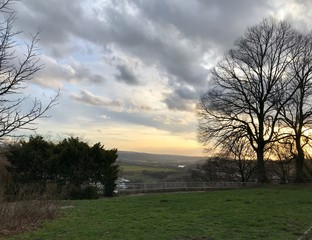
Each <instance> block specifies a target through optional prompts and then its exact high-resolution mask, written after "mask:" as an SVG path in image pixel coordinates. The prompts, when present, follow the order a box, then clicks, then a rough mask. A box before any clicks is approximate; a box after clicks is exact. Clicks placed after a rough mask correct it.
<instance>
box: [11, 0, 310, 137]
mask: <svg viewBox="0 0 312 240" xmlns="http://www.w3.org/2000/svg"><path fill="white" fill-rule="evenodd" d="M86 2H87V3H86ZM95 2H96V3H97V4H98V5H97V6H94V5H92V4H95ZM271 2H276V1H269V0H264V1H258V0H240V1H238V0H194V1H183V2H182V1H181V0H170V1H167V0H149V1H145V0H136V1H128V0H118V1H115V0H110V1H103V2H101V1H83V0H72V1H64V0H49V1H42V0H27V1H21V2H17V3H16V4H15V5H16V7H17V11H18V12H17V14H18V15H17V17H18V21H17V23H18V27H19V29H22V30H24V32H25V33H26V34H28V33H29V32H34V31H36V29H37V28H38V27H39V28H41V29H42V32H41V34H40V44H41V46H42V48H43V50H44V54H46V55H48V56H49V57H51V58H56V59H57V60H59V61H55V62H54V63H50V62H47V64H46V69H45V70H44V71H42V73H39V75H38V78H36V80H37V83H39V84H41V85H45V86H46V85H48V84H47V82H46V81H49V79H50V81H52V80H55V79H60V80H59V81H69V82H72V81H75V83H83V84H85V85H87V84H88V85H90V86H92V87H93V86H94V84H95V83H96V84H98V85H97V87H98V86H101V87H106V86H104V85H100V84H102V83H103V82H105V83H107V81H105V79H112V80H115V81H121V82H124V83H126V84H128V85H132V86H136V85H142V84H141V83H143V82H144V84H145V82H147V81H149V79H141V77H142V75H144V74H137V73H136V72H135V71H134V70H136V69H133V68H131V65H125V63H127V61H123V60H124V59H130V61H129V62H131V60H133V59H135V61H138V62H139V67H140V70H142V69H144V67H146V66H148V67H150V68H153V69H156V70H157V71H158V72H157V73H158V76H161V77H162V79H161V81H163V83H162V84H163V85H165V86H164V87H163V89H165V88H166V90H167V91H166V93H161V94H162V96H163V98H162V99H159V101H160V103H159V105H160V106H161V108H163V105H164V103H165V104H166V106H167V108H168V109H169V111H168V112H167V114H170V110H178V111H191V110H192V106H193V105H194V103H196V102H197V99H198V98H199V97H200V95H201V93H202V92H203V91H205V88H206V87H207V84H208V83H207V79H208V77H207V76H208V73H209V67H210V66H211V65H213V64H214V63H215V61H217V59H218V57H219V56H221V55H222V54H223V52H224V51H226V50H227V49H228V48H230V47H232V45H233V42H234V40H235V39H236V38H237V37H239V36H241V35H242V34H243V32H244V31H245V29H246V27H247V26H250V25H253V24H255V23H257V22H259V21H260V20H261V19H262V18H264V17H267V16H268V15H269V14H271V13H272V12H273V13H274V11H276V9H277V7H275V8H276V9H275V8H274V5H272V4H271ZM292 2H295V1H292ZM297 2H299V1H297ZM280 3H281V4H282V5H283V4H284V1H280ZM304 3H307V1H305V2H304ZM84 4H89V5H90V6H91V7H90V6H88V8H87V7H86V6H84ZM282 5H280V6H282ZM284 5H286V4H284ZM291 16H292V17H293V18H294V19H295V17H294V16H293V15H291ZM309 19H310V18H309ZM309 21H310V20H309ZM303 22H304V21H303ZM25 36H26V35H25ZM86 45H88V46H91V47H90V49H91V50H90V52H89V53H85V51H87V50H86V49H82V46H84V47H85V46H86ZM92 46H95V49H99V51H95V50H94V49H93V48H92ZM77 49H78V50H77ZM92 49H93V50H92ZM77 51H79V53H77ZM86 55H88V56H87V57H90V56H92V55H99V56H100V57H99V58H100V59H104V60H103V61H105V63H107V64H110V67H111V68H112V71H107V69H104V70H103V69H101V68H102V67H103V66H102V65H101V66H100V67H99V68H98V70H99V71H94V69H92V68H91V67H90V66H88V65H85V64H84V61H81V62H71V61H70V60H68V59H69V58H72V59H75V60H77V59H79V58H84V57H86ZM117 57H120V59H122V60H121V61H120V62H118V63H117V64H116V62H114V61H113V60H112V59H113V58H117ZM63 60H65V61H63ZM110 60H112V62H113V63H109V62H110ZM64 62H65V63H64ZM156 70H155V71H156ZM116 72H118V73H117V74H116ZM144 76H146V75H144ZM158 76H157V77H155V78H153V77H151V78H150V79H159V78H158ZM55 81H56V80H55ZM116 85H118V84H116ZM119 86H120V85H119ZM109 87H112V88H113V87H115V85H114V84H111V85H110V86H109ZM141 87H143V86H141ZM125 89H126V88H124V90H125ZM119 90H120V89H112V91H115V92H117V91H119ZM156 91H157V90H156ZM108 92H109V91H106V94H108V96H107V97H104V96H98V95H95V94H93V93H91V91H90V90H86V89H85V90H82V91H81V92H80V93H79V94H71V93H69V94H71V97H72V98H71V99H74V100H75V101H79V102H84V103H87V104H88V105H91V106H95V107H99V106H101V107H103V108H105V109H109V110H110V111H111V112H110V113H109V114H108V115H109V116H110V117H111V116H112V120H113V119H114V117H115V119H117V118H118V119H120V121H125V122H126V121H129V122H131V123H137V124H144V125H150V126H156V127H157V128H162V129H170V127H172V126H169V125H168V124H167V125H166V124H161V121H160V120H159V119H162V118H153V117H155V116H152V115H151V116H146V117H143V114H138V112H140V110H145V112H144V113H146V112H148V113H149V114H151V113H152V112H153V109H155V108H156V107H154V106H153V107H150V106H127V105H126V104H124V105H122V102H126V100H127V99H118V101H114V100H111V98H112V97H111V96H109V93H108ZM168 92H170V93H168ZM161 94H160V95H161ZM127 96H129V94H128V95H127ZM128 100H129V99H128ZM161 101H163V102H161ZM154 102H156V100H154ZM129 109H130V110H131V111H133V112H131V111H130V110H129ZM121 110H122V111H124V112H121ZM154 112H155V111H154ZM122 118H123V119H124V120H121V119H122ZM151 119H158V120H157V121H156V120H151ZM167 122H170V121H167ZM179 129H180V130H181V131H182V128H179Z"/></svg>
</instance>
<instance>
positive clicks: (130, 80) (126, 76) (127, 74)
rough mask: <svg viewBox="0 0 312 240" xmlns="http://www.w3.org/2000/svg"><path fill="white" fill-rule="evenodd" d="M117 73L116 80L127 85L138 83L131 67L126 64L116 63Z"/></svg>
mask: <svg viewBox="0 0 312 240" xmlns="http://www.w3.org/2000/svg"><path fill="white" fill-rule="evenodd" d="M116 68H117V70H118V71H119V73H118V74H116V75H115V78H116V79H117V80H118V81H121V82H125V83H126V84H129V85H139V84H140V82H139V80H138V78H137V77H136V76H135V75H134V73H133V71H132V69H129V67H127V66H126V65H117V67H116Z"/></svg>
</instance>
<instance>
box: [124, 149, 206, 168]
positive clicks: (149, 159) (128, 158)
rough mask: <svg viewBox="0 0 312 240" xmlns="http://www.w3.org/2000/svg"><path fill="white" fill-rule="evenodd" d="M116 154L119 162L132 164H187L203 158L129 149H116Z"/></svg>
mask: <svg viewBox="0 0 312 240" xmlns="http://www.w3.org/2000/svg"><path fill="white" fill-rule="evenodd" d="M118 156H119V157H118V161H119V162H121V163H126V164H134V165H136V164H138V165H171V166H176V165H189V164H194V163H197V162H199V161H202V160H204V159H205V157H195V156H194V157H192V156H180V155H166V154H151V153H141V152H129V151H118Z"/></svg>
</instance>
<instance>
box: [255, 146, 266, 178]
mask: <svg viewBox="0 0 312 240" xmlns="http://www.w3.org/2000/svg"><path fill="white" fill-rule="evenodd" d="M257 162H258V167H257V179H258V182H259V183H267V182H268V179H267V177H266V173H265V165H264V149H263V148H261V147H259V148H258V150H257Z"/></svg>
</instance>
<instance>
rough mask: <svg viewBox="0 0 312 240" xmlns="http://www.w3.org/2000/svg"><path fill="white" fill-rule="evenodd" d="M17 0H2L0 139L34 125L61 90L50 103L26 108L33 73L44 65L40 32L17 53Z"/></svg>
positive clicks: (34, 101) (37, 103) (36, 104)
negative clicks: (39, 43)
mask: <svg viewBox="0 0 312 240" xmlns="http://www.w3.org/2000/svg"><path fill="white" fill-rule="evenodd" d="M13 2H14V0H1V1H0V139H2V138H3V137H5V136H9V135H11V133H12V132H13V131H15V130H17V129H35V128H34V127H31V125H30V124H31V123H33V122H34V120H36V119H37V118H39V117H43V116H44V114H45V113H46V111H47V110H48V109H49V108H51V107H52V106H53V105H55V104H56V103H57V99H58V94H57V95H56V96H55V97H53V98H51V99H50V101H49V103H48V104H47V105H45V106H44V105H43V104H42V102H41V101H40V100H38V99H34V100H33V101H32V105H31V106H30V107H29V108H28V109H27V107H26V104H25V103H26V102H27V101H28V100H29V97H28V96H25V95H24V94H23V90H24V89H25V88H26V87H27V85H28V83H29V81H31V80H32V79H33V77H34V74H35V73H36V72H38V71H39V70H41V69H42V67H43V66H42V65H40V64H39V56H38V49H37V43H38V33H37V34H35V35H33V36H32V39H31V41H30V43H25V45H26V51H25V52H24V53H23V55H22V57H19V56H18V53H17V48H18V47H19V45H17V43H16V42H15V39H16V37H17V35H18V34H20V32H16V31H14V30H13V24H14V21H15V11H14V10H13V9H12V6H11V5H12V3H13Z"/></svg>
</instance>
